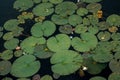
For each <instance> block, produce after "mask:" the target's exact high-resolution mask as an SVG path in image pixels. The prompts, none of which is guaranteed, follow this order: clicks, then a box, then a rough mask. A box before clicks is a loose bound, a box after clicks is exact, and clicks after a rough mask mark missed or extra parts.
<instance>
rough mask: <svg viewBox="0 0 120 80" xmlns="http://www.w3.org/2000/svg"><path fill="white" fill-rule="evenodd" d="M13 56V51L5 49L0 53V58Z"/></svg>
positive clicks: (8, 58) (7, 58)
mask: <svg viewBox="0 0 120 80" xmlns="http://www.w3.org/2000/svg"><path fill="white" fill-rule="evenodd" d="M12 57H13V51H11V50H5V51H3V52H2V53H1V54H0V58H1V59H3V60H10V59H11V58H12Z"/></svg>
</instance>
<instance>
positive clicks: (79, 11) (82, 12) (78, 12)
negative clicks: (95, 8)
mask: <svg viewBox="0 0 120 80" xmlns="http://www.w3.org/2000/svg"><path fill="white" fill-rule="evenodd" d="M77 14H78V15H80V16H85V15H86V14H88V10H87V9H86V8H79V9H77Z"/></svg>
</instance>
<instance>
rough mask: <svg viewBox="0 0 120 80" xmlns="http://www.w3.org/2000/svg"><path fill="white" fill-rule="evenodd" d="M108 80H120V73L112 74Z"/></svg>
mask: <svg viewBox="0 0 120 80" xmlns="http://www.w3.org/2000/svg"><path fill="white" fill-rule="evenodd" d="M108 80H120V73H118V72H114V73H111V74H110V75H109V77H108Z"/></svg>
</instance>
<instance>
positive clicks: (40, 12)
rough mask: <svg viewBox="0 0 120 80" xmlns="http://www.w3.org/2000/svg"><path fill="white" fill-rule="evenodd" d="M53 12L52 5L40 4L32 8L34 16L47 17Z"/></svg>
mask: <svg viewBox="0 0 120 80" xmlns="http://www.w3.org/2000/svg"><path fill="white" fill-rule="evenodd" d="M53 12H54V8H53V4H52V3H41V4H38V5H37V6H36V7H34V8H33V13H34V14H35V15H36V16H48V15H50V14H52V13H53Z"/></svg>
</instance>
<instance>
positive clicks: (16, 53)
mask: <svg viewBox="0 0 120 80" xmlns="http://www.w3.org/2000/svg"><path fill="white" fill-rule="evenodd" d="M22 54H23V51H22V50H17V51H15V52H14V56H15V57H20V56H22Z"/></svg>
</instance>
